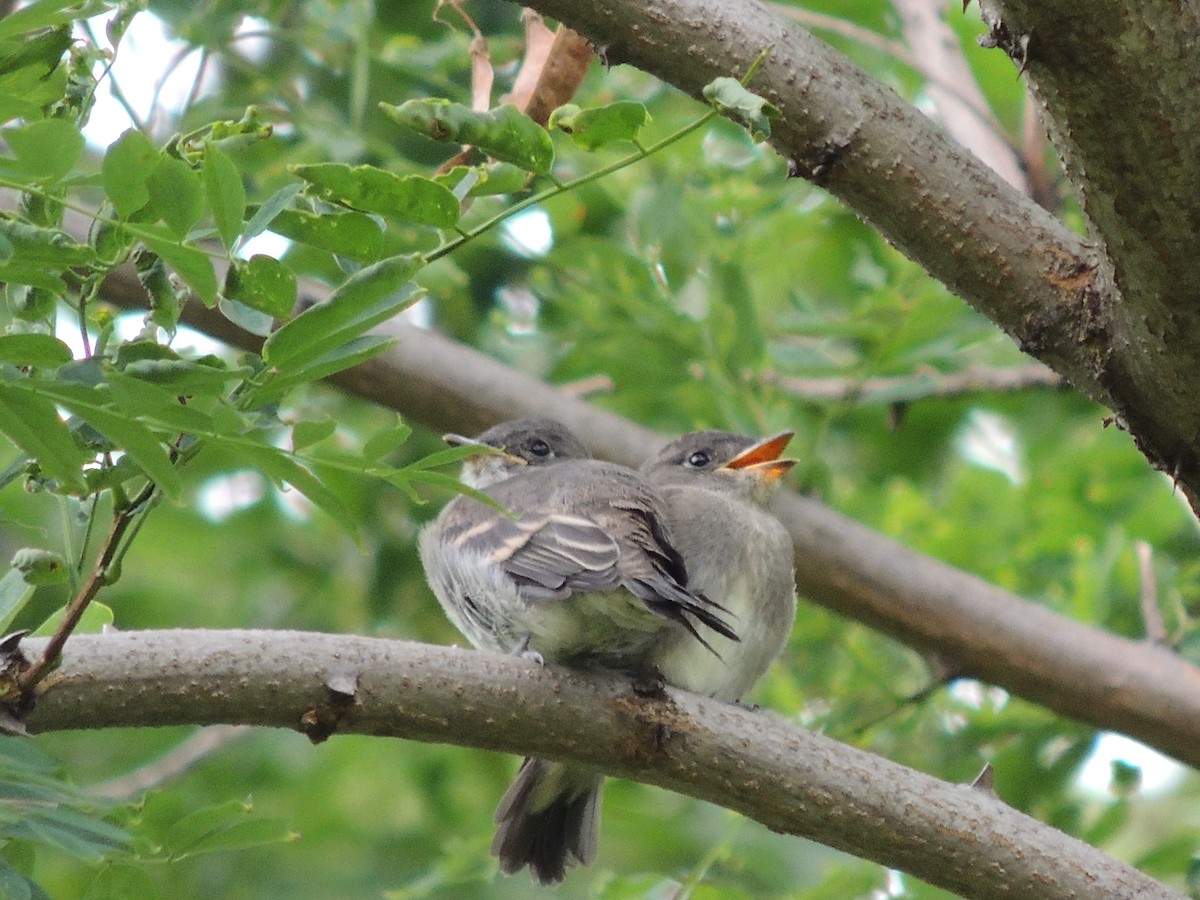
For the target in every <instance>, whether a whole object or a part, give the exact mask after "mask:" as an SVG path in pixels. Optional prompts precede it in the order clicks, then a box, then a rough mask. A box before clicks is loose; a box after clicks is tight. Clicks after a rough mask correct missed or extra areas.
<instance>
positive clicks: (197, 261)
mask: <svg viewBox="0 0 1200 900" xmlns="http://www.w3.org/2000/svg"><path fill="white" fill-rule="evenodd" d="M129 228H130V230H131V231H133V233H134V234H136V235H137V236H138V238H139V239H140V240H141V241H143V242H144V243H145V244H146V246H147V247H149V248H150V249H151V250H153V251H154V252H155V253H157V254H158V255H159V256H161V257H162V258H163V261H164V262H166V264H167V265H169V266H170V267H171V268H172V269H174V270H175V271H176V272H177V273H178V274H179V277H180V278H182V279H183V280H184V281H185V282H186V283H187V285H188V287H190V288H191V289H192V290H193V291H195V292H196V293H197V294H198V295H199V297H200V299H201V300H203V301H204V303H205V304H206V305H208V306H212V305H213V301H214V300H215V299H216V296H217V273H216V271H215V270H214V269H213V264H212V260H211V259H210V258H209V256H208V254H207V253H204V252H203V251H200V250H197V249H196V248H195V247H192V246H189V245H187V244H181V243H179V242H178V241H177V240H176V239H175V238H174V237H173V236H172V235H168V234H164V233H162V232H161V231H157V230H155V229H154V228H153V227H151V226H144V225H138V226H133V225H131V226H129Z"/></svg>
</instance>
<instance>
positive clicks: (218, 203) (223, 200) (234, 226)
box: [204, 141, 246, 249]
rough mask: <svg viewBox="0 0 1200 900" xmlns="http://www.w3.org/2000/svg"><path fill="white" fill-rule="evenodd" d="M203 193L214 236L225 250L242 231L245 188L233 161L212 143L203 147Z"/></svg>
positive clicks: (244, 213)
mask: <svg viewBox="0 0 1200 900" xmlns="http://www.w3.org/2000/svg"><path fill="white" fill-rule="evenodd" d="M204 189H205V191H206V192H207V194H208V206H209V208H210V209H211V210H212V214H213V220H214V221H215V222H216V223H217V234H219V235H220V236H221V240H222V242H224V244H225V248H226V249H229V248H231V247H232V246H233V243H234V241H236V240H237V236H238V234H239V233H240V232H241V230H242V220H243V219H244V218H245V215H246V188H245V187H244V186H243V185H242V176H241V174H240V173H239V172H238V170H237V166H235V165H234V164H233V160H231V159H230V158H229V156H228V155H227V154H226V153H225V152H224V151H223V150H221V148H220V147H218V146H217V145H216V144H215V143H213V142H211V141H210V142H209V143H207V144H205V145H204Z"/></svg>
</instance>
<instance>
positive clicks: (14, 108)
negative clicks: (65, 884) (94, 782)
mask: <svg viewBox="0 0 1200 900" xmlns="http://www.w3.org/2000/svg"><path fill="white" fill-rule="evenodd" d="M41 115H42V110H41V107H39V106H38V105H37V104H36V103H31V102H29V101H28V100H26V99H25V98H24V97H17V96H14V95H13V94H0V122H3V123H6V124H7V123H8V122H11V121H12V120H13V119H24V120H25V121H27V122H32V121H34V120H35V119H37V118H39V117H40V116H41ZM0 896H3V895H2V894H0Z"/></svg>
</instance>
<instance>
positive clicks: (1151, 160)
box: [980, 0, 1200, 508]
mask: <svg viewBox="0 0 1200 900" xmlns="http://www.w3.org/2000/svg"><path fill="white" fill-rule="evenodd" d="M980 9H981V12H982V13H983V18H984V21H985V22H987V23H988V24H989V25H990V26H991V29H992V35H993V36H994V38H995V39H996V41H997V44H998V46H1000V47H1001V48H1002V49H1005V50H1006V51H1007V52H1009V54H1010V55H1012V56H1013V57H1014V60H1015V62H1017V64H1018V65H1019V66H1020V67H1021V68H1022V69H1023V71H1024V74H1025V77H1026V79H1027V80H1028V82H1029V85H1030V87H1031V88H1032V90H1033V92H1034V95H1035V96H1036V97H1037V99H1038V100H1039V101H1040V102H1041V104H1042V107H1043V117H1042V118H1043V121H1045V122H1046V124H1047V126H1048V129H1049V131H1050V135H1051V138H1052V140H1053V141H1054V144H1055V146H1056V147H1057V149H1058V152H1059V155H1060V156H1061V157H1062V159H1063V165H1064V167H1065V168H1066V171H1067V174H1068V176H1069V178H1070V179H1071V181H1072V183H1073V185H1074V187H1075V189H1076V191H1077V192H1078V194H1079V197H1080V199H1081V201H1082V203H1083V206H1084V209H1085V211H1086V213H1087V216H1088V219H1089V220H1090V223H1091V225H1092V230H1093V233H1094V234H1095V235H1096V236H1097V237H1098V238H1099V240H1100V241H1102V244H1103V247H1104V251H1105V262H1104V270H1105V273H1106V274H1105V278H1106V279H1108V278H1110V279H1111V280H1112V282H1113V283H1114V284H1115V285H1116V288H1117V291H1118V292H1119V293H1113V294H1107V293H1105V294H1100V295H1098V296H1097V301H1098V303H1099V306H1098V308H1097V309H1096V313H1095V315H1096V317H1097V319H1098V320H1099V321H1103V323H1104V327H1105V328H1106V329H1107V331H1108V337H1107V340H1106V341H1105V352H1104V353H1103V354H1102V355H1101V356H1099V357H1098V358H1097V360H1096V363H1097V365H1096V378H1097V380H1099V381H1100V382H1101V383H1102V384H1103V385H1104V386H1105V389H1106V390H1107V392H1108V393H1110V394H1112V395H1113V397H1114V398H1115V399H1116V405H1113V406H1112V409H1114V411H1116V412H1117V413H1119V414H1120V415H1121V417H1122V419H1123V420H1124V424H1125V425H1126V427H1127V428H1128V429H1129V430H1130V431H1131V433H1132V434H1133V435H1134V437H1135V438H1136V439H1137V441H1138V445H1139V447H1141V449H1142V451H1143V452H1144V453H1146V455H1147V456H1148V457H1149V458H1150V459H1151V461H1152V462H1154V463H1155V464H1156V465H1158V466H1159V468H1161V469H1163V470H1164V471H1166V472H1169V473H1171V474H1173V475H1175V477H1176V478H1177V479H1178V480H1179V482H1180V484H1181V485H1182V486H1183V488H1184V489H1185V491H1186V493H1187V495H1188V498H1189V499H1190V500H1191V501H1192V506H1193V508H1200V507H1197V498H1198V495H1197V484H1198V483H1200V404H1197V403H1196V397H1197V395H1200V365H1197V349H1196V348H1197V347H1200V307H1198V306H1197V304H1196V298H1197V297H1198V296H1200V254H1197V253H1196V235H1197V234H1200V190H1197V185H1200V105H1198V104H1197V102H1196V100H1197V80H1196V73H1197V71H1200V53H1198V52H1197V49H1196V48H1197V44H1196V35H1197V34H1198V33H1200V9H1198V8H1197V6H1196V4H1194V3H1164V2H1147V3H1129V2H1127V0H1105V2H1101V3H1098V4H1089V6H1088V9H1087V13H1086V14H1085V15H1080V14H1079V10H1078V9H1069V8H1067V7H1065V6H1063V5H1060V4H1053V3H1038V2H1033V0H981V3H980Z"/></svg>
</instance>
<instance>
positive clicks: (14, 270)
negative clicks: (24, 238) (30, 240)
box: [0, 235, 67, 297]
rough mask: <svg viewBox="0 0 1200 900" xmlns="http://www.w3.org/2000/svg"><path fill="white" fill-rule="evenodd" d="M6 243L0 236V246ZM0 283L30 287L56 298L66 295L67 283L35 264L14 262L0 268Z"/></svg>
mask: <svg viewBox="0 0 1200 900" xmlns="http://www.w3.org/2000/svg"><path fill="white" fill-rule="evenodd" d="M6 242H7V239H6V238H5V237H4V236H3V235H0V245H3V244H4V243H6ZM9 247H10V248H11V247H12V245H11V244H9ZM10 253H11V249H10ZM0 281H3V282H9V283H12V284H27V285H29V286H30V287H35V288H38V289H40V290H42V291H46V292H47V293H50V294H54V295H55V296H58V297H63V296H65V295H66V293H67V283H66V282H65V281H63V280H62V279H61V278H59V277H58V276H57V275H55V274H54V273H53V272H47V271H46V269H45V267H44V266H39V265H37V264H35V263H29V264H25V263H20V262H14V263H10V264H8V265H3V266H0Z"/></svg>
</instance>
